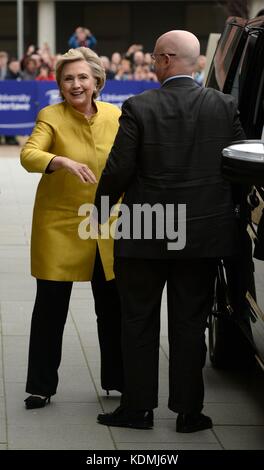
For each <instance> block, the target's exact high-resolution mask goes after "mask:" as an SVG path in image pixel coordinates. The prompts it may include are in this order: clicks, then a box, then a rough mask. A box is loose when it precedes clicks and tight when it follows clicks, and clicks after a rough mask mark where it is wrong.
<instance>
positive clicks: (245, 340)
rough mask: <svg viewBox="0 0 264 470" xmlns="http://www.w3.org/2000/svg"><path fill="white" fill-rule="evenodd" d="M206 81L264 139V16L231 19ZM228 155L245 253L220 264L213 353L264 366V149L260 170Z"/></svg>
mask: <svg viewBox="0 0 264 470" xmlns="http://www.w3.org/2000/svg"><path fill="white" fill-rule="evenodd" d="M206 86H208V87H212V88H215V89H217V90H220V91H222V92H224V93H230V94H231V95H233V96H234V97H235V98H236V100H237V102H238V107H239V111H240V119H241V122H242V125H243V128H244V130H245V133H246V136H247V139H254V140H256V142H257V143H261V139H262V140H263V139H264V131H263V124H264V16H260V17H257V18H255V19H252V20H249V21H248V20H245V19H242V18H237V17H234V18H230V19H229V20H228V21H227V23H226V26H225V29H224V31H223V33H222V35H221V37H220V40H219V43H218V46H217V49H216V52H215V55H214V59H213V61H212V64H211V68H210V71H209V74H208V78H207V83H206ZM226 155H228V152H226ZM228 157H230V155H228ZM228 157H227V158H226V159H225V161H226V163H225V164H224V173H225V175H226V177H228V178H229V179H230V180H231V181H233V188H234V199H235V201H236V199H237V206H236V209H237V216H238V224H239V225H240V238H239V254H238V255H237V256H236V257H234V258H233V259H232V260H225V259H224V260H222V262H221V263H220V264H219V269H218V276H217V281H216V287H215V296H214V303H213V308H212V312H211V314H210V316H209V353H210V358H211V362H212V364H213V365H214V366H216V367H225V368H227V367H230V366H231V367H242V368H243V367H245V366H247V367H250V366H251V365H252V364H253V362H255V359H257V361H258V363H259V364H260V365H261V366H262V368H263V369H264V262H263V261H264V216H263V217H262V218H260V221H259V225H258V226H257V225H255V224H254V223H253V221H252V210H253V209H254V207H255V206H258V205H259V204H260V203H262V198H263V199H264V170H263V169H262V167H261V164H262V165H263V168H264V152H263V161H262V163H261V164H259V163H255V167H257V170H256V168H254V171H252V174H250V171H248V169H247V168H248V167H246V170H244V165H247V164H245V161H244V160H245V159H243V158H242V160H237V161H235V160H232V158H231V159H230V158H228ZM239 161H240V163H237V162H239ZM234 162H235V163H234ZM230 165H231V166H230ZM232 165H233V166H232ZM253 166H254V165H253ZM254 175H255V179H254ZM262 175H263V177H262ZM263 207H264V205H263ZM252 240H254V242H253V241H252ZM255 243H256V244H258V245H259V246H258V250H259V251H260V252H263V253H261V254H260V255H256V254H255V253H256V252H257V251H258V250H257V249H256V247H255V246H254V244H255ZM254 256H256V257H257V258H258V259H255V258H254ZM260 260H261V261H260ZM262 304H263V306H262Z"/></svg>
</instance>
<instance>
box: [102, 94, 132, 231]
mask: <svg viewBox="0 0 264 470" xmlns="http://www.w3.org/2000/svg"><path fill="white" fill-rule="evenodd" d="M119 123H120V126H119V130H118V132H117V135H116V138H115V141H114V144H113V147H112V149H111V152H110V154H109V157H108V159H107V161H106V165H105V168H104V170H103V172H102V176H101V178H100V181H99V184H98V187H97V192H96V197H95V203H94V204H95V206H96V208H97V211H98V215H99V221H101V223H103V222H105V220H101V211H100V206H101V197H102V196H108V197H109V206H110V208H111V207H112V206H113V205H115V204H116V203H117V202H118V200H119V199H120V197H121V196H122V194H123V193H124V192H126V190H127V188H128V187H129V185H130V183H131V181H132V180H133V178H134V177H135V175H136V158H137V149H138V144H139V124H138V120H137V119H136V116H135V112H133V107H132V105H131V103H130V100H127V101H126V102H125V103H124V104H123V107H122V114H121V117H120V119H119Z"/></svg>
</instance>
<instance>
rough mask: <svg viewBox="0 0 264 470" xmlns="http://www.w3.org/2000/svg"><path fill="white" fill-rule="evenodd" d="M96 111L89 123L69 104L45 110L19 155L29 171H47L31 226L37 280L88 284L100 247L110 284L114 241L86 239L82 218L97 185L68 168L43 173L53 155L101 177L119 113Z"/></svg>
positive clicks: (109, 108) (102, 107)
mask: <svg viewBox="0 0 264 470" xmlns="http://www.w3.org/2000/svg"><path fill="white" fill-rule="evenodd" d="M96 107H97V111H98V112H97V113H96V114H95V115H93V116H92V118H91V119H89V120H88V119H87V118H86V117H85V116H84V115H83V114H82V113H79V112H78V111H77V110H75V109H74V108H73V107H71V106H70V105H69V104H67V103H66V102H63V103H59V104H55V105H52V106H47V107H46V108H43V109H42V110H41V111H40V113H39V114H38V118H37V123H36V126H35V128H34V130H33V132H32V135H31V136H30V137H29V139H28V141H27V142H26V144H25V145H24V147H23V149H22V151H21V163H22V165H23V166H24V168H25V169H26V170H28V171H29V172H35V173H36V172H37V173H43V175H42V178H41V180H40V182H39V185H38V189H37V193H36V199H35V206H34V213H33V223H32V235H31V273H32V275H33V276H35V277H36V278H39V279H46V280H54V281H89V280H91V278H92V274H93V268H94V262H95V254H96V247H97V244H98V248H99V252H100V256H101V260H102V264H103V268H104V272H105V276H106V279H107V280H111V279H113V277H114V273H113V240H112V239H111V238H110V239H108V240H107V239H104V240H103V239H98V240H95V239H88V240H82V239H81V238H80V237H79V235H78V226H79V224H80V222H81V221H82V220H83V219H85V217H84V216H83V217H80V216H78V209H79V207H80V206H81V205H82V204H85V203H93V202H94V198H95V192H96V188H97V185H96V184H90V183H82V182H81V180H79V178H78V177H76V176H74V175H72V174H70V173H69V172H67V171H66V170H64V169H61V170H57V171H55V172H53V173H50V174H45V170H46V168H47V166H48V164H49V162H50V161H51V159H52V158H53V157H54V156H55V155H61V156H65V157H68V158H71V159H72V160H75V161H77V162H82V163H85V164H87V165H88V166H89V168H90V169H91V170H92V171H93V173H94V174H95V176H96V178H97V181H99V178H100V176H101V173H102V170H103V168H104V166H105V162H106V159H107V157H108V154H109V152H110V150H111V147H112V144H113V141H114V138H115V135H116V132H117V129H118V118H119V116H120V110H119V109H118V108H117V107H116V106H113V105H111V104H109V103H103V102H100V101H99V102H98V101H97V102H96Z"/></svg>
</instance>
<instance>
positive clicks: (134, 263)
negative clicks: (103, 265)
mask: <svg viewBox="0 0 264 470" xmlns="http://www.w3.org/2000/svg"><path fill="white" fill-rule="evenodd" d="M215 273H216V260H215V259H197V260H180V261H178V260H177V261H176V260H169V261H167V260H153V259H152V260H148V259H135V258H133V259H129V258H116V259H115V274H116V281H117V286H118V290H119V295H120V299H121V306H122V315H123V318H122V341H123V361H124V393H123V395H122V399H121V403H122V404H123V405H124V406H128V407H129V408H131V409H138V410H139V409H141V410H144V409H151V408H155V407H157V406H158V364H159V337H160V306H161V296H162V291H163V288H164V286H165V283H166V282H167V295H168V337H169V355H170V357H169V403H168V406H169V408H170V409H171V410H173V411H175V412H185V413H188V412H193V411H200V410H201V409H202V407H203V399H204V384H203V375H202V369H203V366H204V364H205V356H206V345H205V328H206V320H207V316H208V313H209V308H210V306H211V303H212V293H213V285H214V279H215Z"/></svg>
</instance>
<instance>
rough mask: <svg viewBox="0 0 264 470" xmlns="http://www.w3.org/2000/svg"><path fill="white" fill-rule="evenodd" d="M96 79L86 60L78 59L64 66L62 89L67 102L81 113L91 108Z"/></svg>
mask: <svg viewBox="0 0 264 470" xmlns="http://www.w3.org/2000/svg"><path fill="white" fill-rule="evenodd" d="M95 89H96V81H95V79H94V77H93V74H92V70H91V67H90V65H89V64H88V63H87V62H86V61H85V60H77V61H75V62H70V63H68V64H65V65H64V67H63V71H62V75H61V82H60V91H61V93H62V95H63V96H64V98H65V100H66V101H67V103H69V104H70V105H71V106H73V108H75V109H77V111H79V112H81V113H85V112H89V110H90V109H91V105H92V101H93V94H94V92H95Z"/></svg>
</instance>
